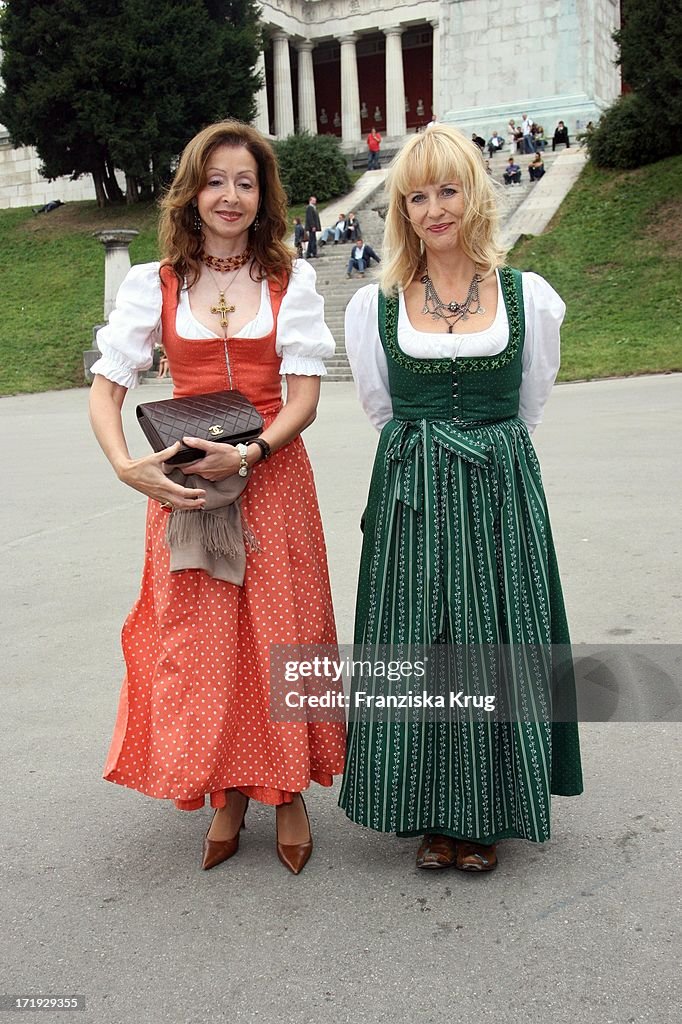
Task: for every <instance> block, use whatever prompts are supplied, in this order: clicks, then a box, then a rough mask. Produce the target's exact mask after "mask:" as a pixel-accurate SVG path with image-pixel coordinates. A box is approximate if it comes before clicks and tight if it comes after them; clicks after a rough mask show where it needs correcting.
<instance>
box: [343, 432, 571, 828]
mask: <svg viewBox="0 0 682 1024" xmlns="http://www.w3.org/2000/svg"><path fill="white" fill-rule="evenodd" d="M355 643H356V650H357V649H362V650H365V651H367V650H370V649H372V648H376V647H377V646H379V645H381V646H382V648H383V646H384V645H389V647H390V648H393V647H397V648H402V647H403V646H404V645H438V644H446V645H448V650H451V651H455V652H456V651H457V650H476V649H477V647H478V646H480V647H481V649H487V648H488V646H489V645H492V647H493V648H494V647H496V646H497V645H504V646H505V649H511V650H513V651H515V652H517V655H518V652H521V654H520V655H519V656H518V662H519V664H517V665H516V667H515V669H514V671H512V672H508V673H506V674H504V680H502V678H500V679H498V680H497V682H495V680H493V684H492V685H493V687H494V686H498V687H499V689H500V692H499V693H498V694H497V696H498V698H499V703H500V704H501V705H504V706H505V707H506V708H507V709H509V708H514V709H516V711H519V709H521V713H516V712H515V713H513V714H505V715H504V716H502V720H500V717H499V716H491V715H487V716H486V715H484V714H482V713H474V712H471V713H470V714H468V715H465V716H464V717H463V718H462V719H459V720H454V721H453V720H438V718H437V716H435V717H433V716H431V719H430V720H429V716H428V715H427V716H425V717H424V716H422V717H421V718H419V719H418V720H417V718H416V716H415V718H414V720H405V717H404V715H402V714H401V715H395V716H394V717H393V719H391V718H390V717H389V718H388V719H386V717H385V716H377V715H376V714H374V713H372V712H370V711H364V712H363V711H358V710H357V709H355V710H352V711H351V721H350V723H349V733H348V746H347V755H346V769H345V773H344V778H343V784H342V788H341V794H340V798H339V803H340V806H341V807H342V808H343V809H344V810H345V812H346V814H347V815H348V816H349V817H350V818H351V819H352V820H353V821H355V822H357V823H358V824H361V825H365V826H367V827H369V828H372V829H376V830H379V831H382V832H393V833H397V834H398V835H404V836H412V835H415V836H416V835H422V834H423V833H424V832H438V833H442V834H445V835H450V836H454V837H459V838H464V839H468V840H472V841H475V842H481V843H492V842H496V841H497V840H499V839H506V838H511V837H517V838H522V839H528V840H531V841H534V842H544V841H545V840H547V839H548V838H549V836H550V796H551V794H562V795H576V794H578V793H580V792H582V774H581V766H580V749H579V740H578V729H577V724H576V722H575V720H570V719H571V718H574V715H573V714H569V715H566V714H565V713H563V715H562V717H563V718H564V719H566V718H568V719H569V720H563V721H553V717H556V716H555V715H553V711H554V708H555V707H556V705H557V702H558V701H559V702H560V703H561V704H562V707H563V708H564V709H565V708H567V707H568V708H569V709H570V708H573V709H574V708H575V684H574V678H573V673H572V668H571V665H570V659H569V661H568V665H567V663H566V657H565V651H566V649H567V648H566V646H565V645H567V644H568V643H569V634H568V628H567V623H566V615H565V611H564V602H563V597H562V592H561V584H560V581H559V575H558V571H557V564H556V557H555V552H554V545H553V543H552V535H551V530H550V524H549V517H548V514H547V506H546V502H545V496H544V491H543V487H542V480H541V476H540V468H539V464H538V460H537V456H536V454H535V450H534V448H533V445H532V443H531V441H530V438H529V435H528V431H527V429H526V427H525V425H524V423H523V422H522V421H521V420H520V419H518V418H513V419H508V420H503V421H501V422H497V423H491V424H487V425H485V426H478V427H471V428H468V429H465V430H463V429H459V428H458V427H456V426H455V425H454V424H453V423H452V422H451V421H437V422H432V421H428V420H421V421H410V422H406V421H400V420H392V421H390V422H389V423H388V424H386V426H385V427H384V429H383V431H382V435H381V439H380V442H379V446H378V449H377V455H376V460H375V465H374V471H373V474H372V481H371V485H370V493H369V500H368V506H367V511H366V516H365V527H364V541H363V550H362V558H361V566H360V579H359V586H358V599H357V611H356V628H355ZM554 645H562V646H560V647H556V646H554ZM538 651H541V652H544V653H543V658H544V661H543V663H542V664H538V661H537V656H536V655H537V652H538ZM556 651H563V652H564V654H563V656H562V657H561V658H559V657H558V656H557V654H556V653H555V652H556ZM523 652H531V654H529V655H528V656H527V657H526V656H525V655H524V653H523ZM541 660H542V659H541ZM555 661H556V664H555V663H554V662H555ZM559 661H561V664H559ZM486 685H488V686H490V685H491V684H490V680H488V681H487V684H486ZM360 686H361V687H362V690H363V691H367V690H368V684H367V680H366V679H363V680H362V681H361V682H356V681H354V683H353V693H352V694H351V701H350V704H351V709H353V708H354V704H355V691H356V690H357V688H358V687H360ZM502 690H504V693H502V692H501V691H502ZM529 709H530V713H529Z"/></svg>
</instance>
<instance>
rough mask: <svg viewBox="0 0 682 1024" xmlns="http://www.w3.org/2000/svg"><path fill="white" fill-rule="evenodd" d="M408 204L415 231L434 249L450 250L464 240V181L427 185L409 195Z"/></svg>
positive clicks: (409, 215) (406, 200) (407, 196)
mask: <svg viewBox="0 0 682 1024" xmlns="http://www.w3.org/2000/svg"><path fill="white" fill-rule="evenodd" d="M405 208H406V210H407V216H408V217H409V220H410V224H411V225H412V227H413V229H414V231H415V234H416V235H417V237H418V238H420V239H421V240H422V241H423V243H424V245H425V246H426V248H427V249H428V250H431V251H432V252H447V251H449V250H454V249H456V248H457V247H458V246H459V244H460V232H461V227H462V217H463V216H464V209H465V204H464V196H463V194H462V184H461V182H460V181H458V180H456V179H453V180H452V181H444V182H440V183H439V184H437V185H423V186H421V187H420V188H417V189H415V190H414V191H412V192H408V194H407V195H406V196H405Z"/></svg>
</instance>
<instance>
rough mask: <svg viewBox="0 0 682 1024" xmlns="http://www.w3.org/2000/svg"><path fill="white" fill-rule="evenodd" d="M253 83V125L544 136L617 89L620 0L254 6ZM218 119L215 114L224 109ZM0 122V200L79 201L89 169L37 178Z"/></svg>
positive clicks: (287, 1)
mask: <svg viewBox="0 0 682 1024" xmlns="http://www.w3.org/2000/svg"><path fill="white" fill-rule="evenodd" d="M260 2H261V7H262V19H263V23H264V28H265V46H264V50H263V53H262V54H261V55H260V59H259V67H260V69H261V71H262V72H263V76H264V86H263V88H262V89H261V91H260V93H259V95H258V113H257V116H256V120H255V124H256V126H257V127H258V128H260V129H261V131H263V132H265V133H266V134H269V135H273V136H276V137H278V138H283V137H285V136H287V135H289V134H291V133H292V132H294V131H304V130H305V131H308V132H310V133H311V134H312V135H317V134H327V133H329V134H332V135H336V136H338V137H339V138H340V139H341V140H342V143H343V145H344V148H346V149H347V150H348V151H352V150H354V149H357V150H361V147H362V146H363V145H364V143H363V141H362V140H363V139H364V138H365V137H366V136H367V134H368V133H369V130H370V128H371V127H372V126H373V125H374V126H375V127H376V128H377V129H378V130H379V131H380V132H381V134H382V136H383V137H384V139H386V138H389V139H391V140H393V141H394V142H397V141H399V140H400V139H401V138H402V137H403V136H405V135H406V134H408V133H409V132H413V131H417V130H419V129H420V128H421V127H423V126H424V125H425V124H427V123H428V122H429V121H430V120H431V118H432V116H433V114H434V113H435V115H436V116H437V118H438V119H439V120H443V121H448V122H452V123H454V124H457V125H458V126H459V127H461V128H462V129H464V130H465V131H467V132H472V131H476V132H477V133H479V134H481V135H485V136H486V137H488V136H489V134H490V133H491V132H492V130H493V129H495V128H496V129H497V130H498V131H501V132H504V130H505V127H506V124H507V121H508V119H509V118H510V117H513V118H515V120H517V122H518V119H519V117H520V115H521V113H523V112H528V113H529V114H530V115H531V117H532V118H533V119H534V120H536V121H540V123H541V124H543V126H544V127H545V131H546V133H547V134H551V132H552V131H553V129H554V126H555V125H556V122H557V121H558V120H559V119H561V120H563V121H564V122H565V123H566V125H567V126H568V128H569V132H571V134H573V133H575V131H576V130H579V129H580V127H581V126H582V125H584V124H585V123H586V122H587V121H590V120H592V121H594V120H596V119H597V118H598V117H599V114H600V112H601V111H602V110H603V109H604V107H606V106H608V105H609V104H610V103H612V102H613V100H614V99H616V97H617V96H618V95H619V93H620V91H621V81H620V72H619V70H618V68H617V67H616V65H615V63H614V62H615V58H616V46H615V43H614V42H613V39H612V33H613V31H614V30H615V29H616V28H618V27H619V26H620V0H260ZM226 113H227V112H226ZM38 167H39V160H38V158H37V156H36V153H35V151H34V150H33V149H30V148H22V149H14V148H13V147H12V146H11V143H10V141H9V138H8V135H7V132H6V131H5V130H4V129H3V127H2V125H0V207H6V206H27V205H33V204H38V203H45V202H47V201H49V200H50V199H62V200H75V199H85V198H92V197H93V196H94V191H93V188H92V183H91V180H90V178H89V177H83V178H81V179H80V180H79V181H69V180H67V179H64V178H60V179H57V181H52V182H48V181H46V180H45V179H44V178H41V177H40V174H39V170H38Z"/></svg>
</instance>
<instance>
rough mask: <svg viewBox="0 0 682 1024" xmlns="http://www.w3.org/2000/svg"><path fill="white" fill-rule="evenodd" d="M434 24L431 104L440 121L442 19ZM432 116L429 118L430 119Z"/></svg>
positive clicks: (436, 19)
mask: <svg viewBox="0 0 682 1024" xmlns="http://www.w3.org/2000/svg"><path fill="white" fill-rule="evenodd" d="M431 25H432V26H433V71H432V77H433V92H432V94H431V106H432V107H433V113H434V115H435V116H436V117H437V118H438V120H439V121H440V115H441V114H442V113H443V111H442V110H441V109H440V21H439V20H438V18H434V19H433V21H432V22H431ZM430 120H431V118H429V121H430Z"/></svg>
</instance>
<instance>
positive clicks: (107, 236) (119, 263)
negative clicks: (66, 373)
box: [83, 228, 140, 384]
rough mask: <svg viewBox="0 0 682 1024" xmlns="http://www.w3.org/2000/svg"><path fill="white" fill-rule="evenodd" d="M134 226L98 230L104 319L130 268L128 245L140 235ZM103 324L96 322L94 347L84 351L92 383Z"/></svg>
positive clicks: (87, 372) (89, 379) (85, 368)
mask: <svg viewBox="0 0 682 1024" xmlns="http://www.w3.org/2000/svg"><path fill="white" fill-rule="evenodd" d="M139 233H140V232H139V231H135V230H134V228H112V229H111V230H109V231H96V232H95V233H94V235H93V237H94V238H97V239H99V241H100V242H101V243H102V245H103V246H104V319H105V321H106V320H108V319H109V314H110V313H111V311H112V309H113V308H114V306H115V305H116V294H117V292H118V289H119V288H120V286H121V284H122V282H123V278H124V277H125V276H126V274H127V273H128V271H129V270H130V254H129V253H128V246H129V245H130V243H131V242H132V240H133V238H136V237H137V235H139ZM101 326H102V324H96V325H95V326H94V327H93V331H92V347H91V348H88V349H86V350H85V351H84V352H83V372H84V375H85V379H86V381H87V382H88V383H89V384H90V383H92V374H91V373H90V367H91V366H92V365H93V363H96V362H97V360H98V359H99V357H100V352H99V349H98V348H97V345H96V344H95V335H96V333H97V331H98V329H99V328H100V327H101Z"/></svg>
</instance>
